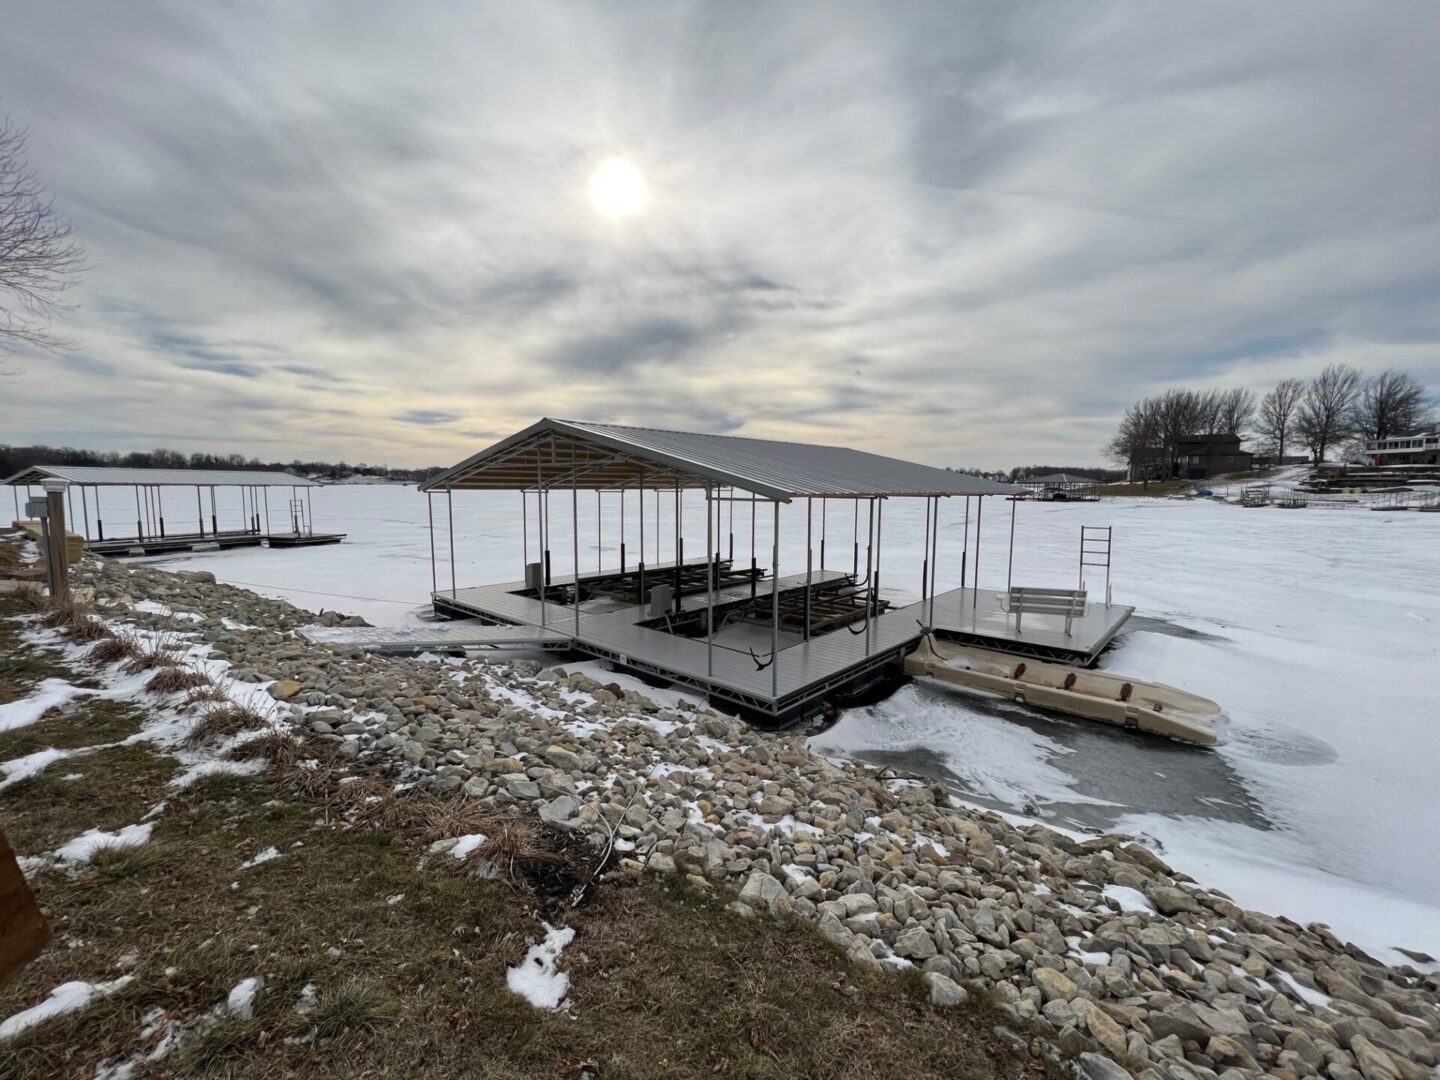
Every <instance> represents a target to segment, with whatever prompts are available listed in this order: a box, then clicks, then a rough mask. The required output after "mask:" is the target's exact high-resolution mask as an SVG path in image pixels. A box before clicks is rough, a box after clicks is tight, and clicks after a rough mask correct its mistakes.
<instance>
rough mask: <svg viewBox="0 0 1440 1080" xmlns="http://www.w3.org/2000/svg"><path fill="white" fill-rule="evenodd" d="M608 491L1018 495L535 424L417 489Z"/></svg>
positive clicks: (755, 450) (841, 459)
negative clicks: (715, 487) (709, 488)
mask: <svg viewBox="0 0 1440 1080" xmlns="http://www.w3.org/2000/svg"><path fill="white" fill-rule="evenodd" d="M572 481H573V482H574V484H575V485H576V486H577V487H581V488H585V489H587V490H596V489H601V490H614V489H616V488H620V487H634V486H637V485H639V484H641V483H643V484H644V485H645V486H646V487H656V488H663V487H675V486H677V485H679V486H680V487H690V488H693V487H704V486H705V485H706V484H719V485H721V486H725V487H734V488H738V489H740V490H742V491H748V492H753V493H754V494H756V495H759V496H761V497H763V498H766V499H775V500H779V501H781V502H789V501H790V500H791V499H795V498H805V497H817V498H853V497H862V498H868V497H874V496H910V497H923V496H931V495H941V496H948V495H1011V494H1018V493H1022V492H1024V491H1025V490H1026V489H1024V488H1020V487H1016V486H1014V485H1012V484H997V483H995V482H994V481H992V480H982V479H980V478H979V477H975V476H969V475H966V474H965V473H957V472H950V471H949V470H947V469H936V468H932V467H931V466H929V465H916V464H914V463H913V462H909V461H900V460H898V459H896V458H888V457H881V456H880V455H878V454H867V453H864V452H863V451H860V450H851V449H848V448H846V447H843V446H817V445H813V444H810V443H794V442H776V441H773V440H770V439H749V438H741V437H738V436H734V435H703V434H698V433H695V432H688V431H663V430H659V429H656V428H638V427H624V426H622V425H619V424H595V423H589V422H586V421H579V420H551V419H543V420H540V421H537V422H536V423H534V424H531V425H530V426H529V427H528V428H525V429H524V430H523V431H518V432H516V433H515V434H514V435H511V436H510V437H509V438H508V439H503V440H501V441H500V442H498V443H496V444H495V445H494V446H492V447H490V448H489V449H488V450H482V451H480V453H478V454H475V455H473V456H472V457H469V458H466V459H465V460H464V461H462V462H460V464H458V465H456V466H454V467H453V468H450V469H447V470H446V471H445V472H443V473H441V474H440V475H439V476H436V477H433V478H431V479H430V480H428V481H426V482H425V483H424V484H422V485H421V487H420V490H422V491H451V490H454V491H463V490H497V489H508V490H514V491H523V490H527V489H534V488H536V487H537V486H542V485H543V486H544V487H546V488H565V487H570V486H571V483H572Z"/></svg>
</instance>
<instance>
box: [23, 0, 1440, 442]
mask: <svg viewBox="0 0 1440 1080" xmlns="http://www.w3.org/2000/svg"><path fill="white" fill-rule="evenodd" d="M6 28H7V33H6V34H4V35H0V72H4V78H5V81H4V84H3V85H0V94H3V98H0V105H3V107H4V109H5V110H6V111H8V112H9V113H10V114H12V115H13V116H14V117H15V119H17V120H18V121H20V122H23V123H28V124H29V125H30V128H31V157H32V164H33V165H34V166H35V168H36V169H37V170H38V171H39V173H40V174H41V176H42V178H43V179H44V180H45V181H46V183H47V184H48V185H49V187H50V189H51V190H52V191H53V193H54V194H55V197H56V202H57V205H58V206H59V207H60V208H61V209H62V210H63V211H64V212H65V213H67V214H69V215H70V216H71V218H72V219H73V221H74V224H75V226H76V229H77V231H78V233H79V234H80V237H81V239H82V240H83V242H84V244H85V246H86V249H87V252H88V256H89V263H90V265H91V267H92V269H91V271H90V272H89V274H88V276H87V278H86V280H85V282H84V283H83V285H82V286H81V287H80V288H78V289H76V290H75V292H74V294H73V299H74V300H76V301H77V303H78V308H77V310H76V312H75V313H74V315H73V316H72V318H71V319H70V321H69V323H68V324H67V325H66V327H65V328H64V329H65V330H66V332H67V333H69V334H70V335H71V336H72V337H74V338H76V339H77V340H78V341H79V343H80V348H79V349H78V350H77V351H76V352H75V353H74V354H72V355H70V356H67V357H61V358H56V357H50V356H47V355H44V354H34V355H22V356H20V357H18V358H16V361H15V362H14V363H13V364H10V363H9V362H8V361H7V365H8V366H14V367H17V368H20V369H21V370H22V371H23V375H22V376H21V377H20V378H18V379H13V380H10V381H9V382H8V383H7V384H6V387H5V395H4V397H3V399H0V426H3V430H4V431H5V432H6V435H7V437H8V438H11V439H13V440H15V441H25V442H28V441H31V440H43V439H54V440H56V441H65V442H69V443H72V444H78V443H89V444H91V445H96V446H104V447H133V446H146V445H150V444H152V443H153V442H154V441H155V440H156V439H157V438H159V437H160V436H159V434H158V433H160V432H173V433H174V435H175V438H176V439H180V438H182V437H183V438H184V439H185V440H186V445H187V446H188V445H193V446H195V447H196V448H202V447H203V448H207V449H209V448H214V447H216V446H217V445H218V446H223V447H225V448H230V449H237V450H246V449H248V448H249V447H250V446H251V445H252V444H253V445H263V446H267V447H275V448H276V449H275V452H276V454H277V455H278V456H283V457H289V456H302V457H312V456H329V457H334V458H340V457H346V458H349V459H351V460H357V459H366V460H380V459H383V460H387V461H389V462H391V463H392V464H402V463H416V464H418V463H422V462H427V463H428V462H433V461H443V460H446V459H458V458H459V457H460V456H463V455H464V454H465V453H467V452H469V451H471V450H473V449H474V444H475V443H476V442H477V441H485V440H488V439H490V438H492V437H495V436H498V435H503V434H504V433H506V432H508V431H510V430H513V429H515V428H518V427H520V426H522V425H524V424H526V423H529V422H531V421H533V420H534V419H535V418H536V417H538V416H540V415H544V414H549V415H562V416H567V415H568V416H582V417H595V418H598V419H607V420H614V421H620V422H624V421H638V422H644V423H661V422H663V423H665V424H667V425H670V426H675V427H695V428H700V429H704V430H713V431H734V432H738V433H742V434H751V435H760V436H774V437H781V438H814V439H817V440H820V441H826V442H849V443H853V444H855V445H860V446H864V447H866V448H869V449H875V450H879V451H882V452H890V453H897V454H902V455H910V456H914V457H917V458H920V459H923V460H927V461H933V462H936V463H947V464H959V463H971V464H981V465H999V464H1012V463H1015V462H1017V461H1021V460H1026V461H1028V460H1037V459H1039V458H1047V459H1051V460H1056V461H1061V460H1064V461H1073V462H1075V463H1077V464H1078V463H1082V462H1094V461H1097V460H1098V458H1099V445H1100V444H1101V443H1102V442H1103V441H1104V438H1105V434H1106V431H1107V428H1109V426H1110V425H1112V424H1113V422H1114V419H1115V417H1116V416H1117V415H1118V413H1119V412H1120V411H1121V410H1122V409H1123V408H1124V406H1125V405H1126V404H1127V403H1128V402H1129V401H1130V400H1132V399H1134V398H1135V397H1137V396H1139V395H1141V394H1145V393H1150V392H1154V391H1156V390H1161V389H1164V388H1166V387H1168V386H1171V385H1176V384H1179V383H1209V384H1223V385H1247V386H1253V387H1256V388H1257V389H1264V388H1265V387H1266V386H1267V385H1268V384H1269V383H1271V382H1273V380H1275V379H1276V378H1279V377H1283V376H1287V375H1301V376H1304V375H1308V374H1311V373H1313V372H1314V371H1316V370H1318V369H1319V368H1320V367H1321V366H1323V364H1325V363H1327V362H1329V361H1332V360H1344V361H1347V362H1350V363H1353V364H1356V365H1358V366H1368V367H1372V368H1378V367H1384V366H1396V367H1402V368H1407V369H1409V370H1411V371H1413V372H1414V373H1415V374H1416V375H1417V376H1418V377H1419V378H1421V379H1422V380H1423V381H1425V382H1426V383H1428V385H1429V386H1430V387H1431V389H1432V391H1435V390H1440V303H1437V300H1440V271H1437V267H1436V262H1435V258H1434V252H1435V251H1436V250H1440V200H1437V198H1436V192H1437V190H1440V143H1437V140H1435V139H1434V138H1433V134H1432V133H1431V131H1430V130H1429V120H1428V117H1427V116H1426V114H1425V113H1424V110H1423V109H1417V108H1416V105H1415V103H1416V102H1424V101H1433V100H1436V99H1437V97H1440V71H1437V68H1436V66H1435V65H1434V64H1433V62H1432V58H1431V56H1430V52H1431V48H1430V45H1431V43H1432V42H1433V41H1434V40H1435V38H1436V35H1437V33H1440V8H1436V7H1435V6H1433V5H1431V4H1429V3H1424V2H1420V0H1396V2H1394V3H1390V4H1385V5H1381V6H1378V7H1375V6H1372V7H1370V8H1367V9H1360V8H1357V7H1355V6H1353V5H1348V4H1343V3H1338V2H1320V3H1315V2H1310V0H1282V2H1280V3H1277V4H1270V5H1265V6H1262V7H1256V6H1254V5H1252V4H1243V3H1218V4H1210V5H1202V6H1196V5H1188V6H1187V5H1184V4H1180V3H1156V4H1149V3H1129V2H1119V3H1115V4H1112V5H1108V6H1106V7H1103V8H1098V9H1097V8H1096V7H1095V6H1094V5H1092V4H1085V3H1073V4H1072V3H1064V2H1062V3H1058V4H1052V5H1047V6H1046V7H1044V8H1030V7H1026V6H1023V5H1008V6H1007V5H991V4H973V5H964V4H962V5H956V4H953V3H939V2H936V3H929V4H927V3H918V4H911V5H907V6H906V7H905V8H904V10H903V11H902V12H900V13H899V14H896V13H895V12H891V11H886V10H882V9H879V8H875V7H873V6H871V5H863V4H858V3H856V4H841V5H838V6H833V7H831V8H827V10H826V12H825V13H824V14H823V15H820V14H817V13H815V12H813V11H811V10H808V9H805V8H803V7H794V8H782V7H776V6H774V5H764V6H761V5H751V4H743V3H742V4H729V5H724V6H716V5H711V4H703V3H684V2H682V3H678V4H668V3H667V4H660V3H645V2H642V3H637V4H631V5H625V6H623V7H616V6H614V5H606V4H598V3H597V4H586V3H580V4H558V5H551V4H547V3H543V2H542V3H538V4H533V5H525V6H523V7H522V8H514V7H511V8H506V9H503V10H501V9H485V8H479V9H475V10H469V9H456V8H455V7H454V6H453V5H444V4H440V3H438V2H434V3H427V2H421V3H420V4H419V5H418V6H415V5H412V6H409V7H407V8H406V9H405V10H404V11H400V10H398V9H396V10H393V11H392V10H389V9H384V8H378V9H366V10H356V9H355V8H354V7H353V6H352V5H345V4H340V3H320V4H313V5H303V6H293V7H281V8H273V9H268V10H261V9H255V8H246V7H243V6H241V7H231V8H224V9H216V10H210V9H207V10H206V11H205V12H203V13H202V12H201V11H199V10H198V9H197V10H193V11H192V10H191V9H189V8H186V7H184V6H181V7H175V6H173V5H161V4H150V3H137V4H130V5H126V6H125V8H124V11H123V13H122V12H120V11H119V10H117V9H116V8H115V7H114V5H110V4H105V3H101V2H100V0H90V2H88V3H87V2H81V3H76V4H64V5H56V4H51V5H28V6H24V5H22V6H21V7H20V8H18V9H17V10H16V11H14V12H11V13H9V15H8V21H7V27H6ZM340 41H343V42H344V46H343V47H340V46H339V45H337V44H336V43H337V42H340ZM612 154H625V155H628V156H629V157H631V158H632V159H633V160H634V161H635V162H636V163H637V165H638V166H639V167H640V168H641V169H642V171H643V172H644V173H645V175H646V177H647V180H648V182H649V185H650V190H651V200H650V203H649V205H648V207H647V208H646V210H645V211H644V212H643V213H641V214H639V215H637V216H635V217H633V218H629V219H626V220H624V221H621V222H612V221H610V220H608V219H605V218H602V217H600V216H599V215H597V214H596V213H595V212H594V211H593V209H592V208H591V207H590V205H589V202H588V199H587V198H586V194H585V185H586V182H587V178H588V175H589V173H590V172H591V170H592V169H593V168H594V167H595V165H596V164H598V163H599V162H600V161H601V160H603V159H604V158H606V157H608V156H610V155H612ZM0 366H6V365H0ZM52 373H54V374H58V375H60V376H62V377H61V378H50V377H49V375H50V374H52ZM77 382H78V383H81V384H82V385H81V386H79V387H76V386H75V385H73V384H74V383H77ZM437 400H438V401H440V402H441V405H442V407H441V408H437V407H436V402H437ZM77 411H78V412H79V415H82V416H84V417H85V419H86V424H85V425H84V426H83V427H81V428H80V429H79V430H78V431H77V425H76V420H75V417H76V415H77ZM177 415H181V416H184V417H186V420H187V424H186V427H185V429H184V430H183V431H181V430H178V429H176V428H175V427H174V421H173V417H174V416H177ZM185 432H189V434H188V435H187V434H185ZM62 433H63V434H64V435H65V437H64V438H63V439H62V438H61V437H60V436H61V434H62ZM182 448H184V447H182Z"/></svg>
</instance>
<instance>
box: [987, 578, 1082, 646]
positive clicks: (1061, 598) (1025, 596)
mask: <svg viewBox="0 0 1440 1080" xmlns="http://www.w3.org/2000/svg"><path fill="white" fill-rule="evenodd" d="M1000 606H1001V607H1002V608H1003V609H1004V610H1005V611H1006V612H1008V613H1009V614H1011V615H1014V616H1015V632H1016V633H1019V632H1020V620H1021V618H1022V617H1023V616H1024V615H1026V614H1029V615H1061V616H1064V619H1065V636H1066V637H1069V636H1070V624H1071V622H1072V621H1073V620H1074V619H1075V616H1077V615H1084V614H1085V590H1084V589H1034V588H1028V587H1021V586H1014V587H1012V588H1011V589H1010V591H1009V593H1007V594H1004V595H1002V596H1001V597H1000Z"/></svg>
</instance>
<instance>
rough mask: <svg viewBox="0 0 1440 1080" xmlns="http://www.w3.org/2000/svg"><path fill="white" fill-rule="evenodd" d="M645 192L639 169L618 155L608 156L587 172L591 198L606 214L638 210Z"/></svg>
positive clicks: (612, 215) (616, 215)
mask: <svg viewBox="0 0 1440 1080" xmlns="http://www.w3.org/2000/svg"><path fill="white" fill-rule="evenodd" d="M648 193H649V188H648V187H647V186H646V184H645V177H643V176H641V175H640V170H639V169H637V168H635V166H634V165H632V164H631V163H630V162H628V161H626V160H625V159H624V158H621V157H614V158H611V159H610V160H609V161H606V162H605V163H604V164H602V165H601V166H600V167H599V168H598V169H596V170H595V171H594V172H593V173H591V174H590V201H591V202H593V203H594V204H595V209H596V210H599V211H600V213H602V214H604V215H605V216H606V217H611V218H622V217H629V216H630V215H631V214H636V213H639V212H640V210H641V209H642V208H643V207H644V205H645V197H646V195H647V194H648Z"/></svg>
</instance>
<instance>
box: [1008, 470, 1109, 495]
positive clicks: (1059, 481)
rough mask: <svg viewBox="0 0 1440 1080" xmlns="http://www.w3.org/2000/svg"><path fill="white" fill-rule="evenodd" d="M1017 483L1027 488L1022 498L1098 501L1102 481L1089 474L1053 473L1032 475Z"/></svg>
mask: <svg viewBox="0 0 1440 1080" xmlns="http://www.w3.org/2000/svg"><path fill="white" fill-rule="evenodd" d="M1015 483H1017V484H1019V485H1020V486H1021V487H1023V488H1025V489H1026V493H1025V494H1024V495H1022V496H1020V498H1028V499H1038V500H1040V501H1041V502H1098V501H1099V499H1100V483H1099V481H1096V480H1091V479H1090V478H1089V477H1088V476H1075V475H1073V474H1071V473H1051V474H1050V475H1049V476H1031V477H1027V478H1026V479H1024V480H1016V481H1015Z"/></svg>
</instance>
